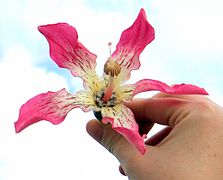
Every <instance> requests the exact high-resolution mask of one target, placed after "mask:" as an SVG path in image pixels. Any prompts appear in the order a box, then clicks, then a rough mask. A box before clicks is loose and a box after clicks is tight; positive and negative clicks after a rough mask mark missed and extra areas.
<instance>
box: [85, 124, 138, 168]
mask: <svg viewBox="0 0 223 180" xmlns="http://www.w3.org/2000/svg"><path fill="white" fill-rule="evenodd" d="M86 130H87V132H88V134H89V135H90V136H91V137H93V138H94V139H95V140H96V141H97V142H99V143H100V144H101V145H102V146H104V147H105V148H106V149H107V150H108V151H109V152H111V153H112V154H113V155H114V156H115V157H116V158H117V159H118V160H119V162H120V163H121V164H122V167H123V169H124V171H125V167H126V166H127V164H128V162H129V161H130V162H131V161H132V160H133V159H134V157H136V156H137V155H139V152H138V151H137V150H136V148H135V147H134V146H133V145H132V144H130V143H129V142H128V141H127V140H126V139H125V138H124V137H123V136H122V135H121V134H119V133H118V132H116V131H115V130H114V129H112V127H111V125H110V124H102V123H101V122H100V121H98V120H91V121H89V122H88V123H87V125H86Z"/></svg>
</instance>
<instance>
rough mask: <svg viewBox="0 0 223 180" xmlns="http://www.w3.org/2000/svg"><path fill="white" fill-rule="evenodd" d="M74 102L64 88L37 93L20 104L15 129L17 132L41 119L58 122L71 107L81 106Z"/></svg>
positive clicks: (72, 97) (53, 122)
mask: <svg viewBox="0 0 223 180" xmlns="http://www.w3.org/2000/svg"><path fill="white" fill-rule="evenodd" d="M74 102H75V100H74V96H73V95H71V94H69V93H68V92H67V91H66V90H65V89H61V90H60V91H57V92H51V91H49V92H47V93H42V94H39V95H37V96H35V97H33V98H32V99H30V100H28V101H27V102H26V103H25V104H23V105H22V107H21V108H20V112H19V118H18V120H17V121H16V122H15V130H16V132H17V133H19V132H20V131H22V130H23V129H25V128H26V127H28V126H30V125H32V124H34V123H36V122H39V121H41V120H46V121H49V122H51V123H52V124H59V123H61V122H62V121H63V120H64V119H65V117H66V115H67V113H68V112H69V111H70V110H71V109H73V108H76V107H81V105H80V103H79V104H77V103H76V104H75V103H74Z"/></svg>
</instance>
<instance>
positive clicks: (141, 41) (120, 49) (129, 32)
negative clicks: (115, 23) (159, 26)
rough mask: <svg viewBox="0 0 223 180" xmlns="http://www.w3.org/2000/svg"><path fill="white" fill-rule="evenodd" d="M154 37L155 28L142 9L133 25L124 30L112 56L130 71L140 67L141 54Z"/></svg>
mask: <svg viewBox="0 0 223 180" xmlns="http://www.w3.org/2000/svg"><path fill="white" fill-rule="evenodd" d="M154 38H155V32H154V29H153V27H152V26H151V25H150V24H149V22H148V21H147V18H146V13H145V11H144V9H141V10H140V12H139V14H138V17H137V19H136V20H135V22H134V23H133V25H132V26H131V27H129V28H128V29H126V30H125V31H123V32H122V35H121V38H120V40H119V43H118V44H117V46H116V51H115V52H114V53H113V54H112V58H114V59H115V60H116V61H117V62H118V63H119V64H121V65H122V67H124V68H126V69H127V70H128V73H130V71H132V70H136V69H138V68H139V67H140V62H139V55H140V54H141V52H142V51H143V49H144V48H145V47H146V46H147V44H149V43H150V42H151V41H153V39H154ZM128 76H130V74H128ZM127 78H129V77H127Z"/></svg>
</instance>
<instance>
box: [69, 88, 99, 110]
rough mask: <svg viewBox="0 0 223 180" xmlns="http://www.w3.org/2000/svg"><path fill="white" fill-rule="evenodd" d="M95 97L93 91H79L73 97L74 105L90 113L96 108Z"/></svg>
mask: <svg viewBox="0 0 223 180" xmlns="http://www.w3.org/2000/svg"><path fill="white" fill-rule="evenodd" d="M93 97H94V95H93V92H91V91H83V90H81V91H78V92H77V93H76V94H75V95H74V96H73V104H74V105H76V106H78V107H79V108H81V109H82V110H83V111H84V112H88V111H90V110H93V109H95V108H96V105H95V101H94V99H93Z"/></svg>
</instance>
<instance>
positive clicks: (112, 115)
mask: <svg viewBox="0 0 223 180" xmlns="http://www.w3.org/2000/svg"><path fill="white" fill-rule="evenodd" d="M102 116H103V119H102V122H103V123H105V124H107V123H108V122H109V123H111V124H112V128H113V129H114V130H116V131H117V132H118V133H120V134H121V135H123V136H124V137H125V138H126V139H127V140H128V141H129V142H130V143H131V144H133V145H134V146H135V147H136V148H137V149H138V150H139V152H140V153H142V154H144V153H145V144H144V137H145V135H143V136H140V134H139V132H138V129H139V128H138V124H137V123H136V122H135V119H134V115H133V113H132V111H131V110H130V109H129V108H127V107H126V106H124V105H123V104H118V105H116V106H115V107H112V108H102Z"/></svg>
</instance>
